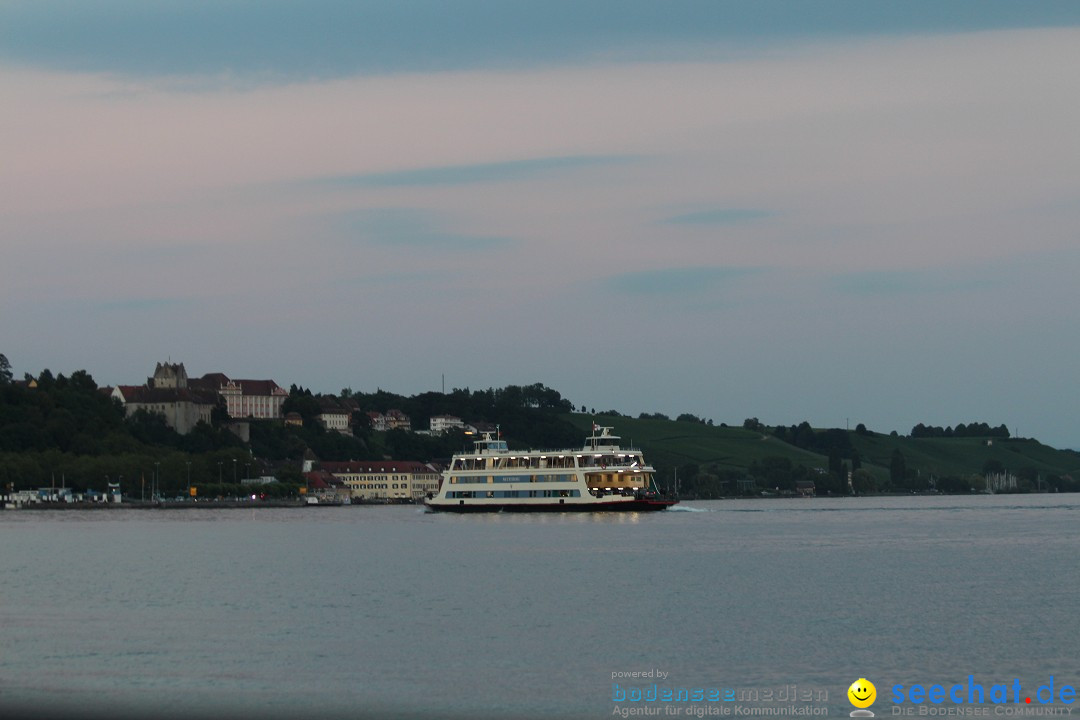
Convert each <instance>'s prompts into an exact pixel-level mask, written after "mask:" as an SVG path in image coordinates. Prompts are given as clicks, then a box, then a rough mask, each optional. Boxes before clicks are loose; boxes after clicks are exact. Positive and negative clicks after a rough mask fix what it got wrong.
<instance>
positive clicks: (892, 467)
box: [889, 448, 907, 487]
mask: <svg viewBox="0 0 1080 720" xmlns="http://www.w3.org/2000/svg"><path fill="white" fill-rule="evenodd" d="M906 478H907V462H906V461H905V460H904V453H902V452H900V448H896V449H895V450H893V451H892V457H891V458H890V459H889V480H891V481H892V484H893V485H895V486H896V487H904V485H905V480H906Z"/></svg>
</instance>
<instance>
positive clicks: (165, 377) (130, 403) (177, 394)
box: [112, 363, 217, 435]
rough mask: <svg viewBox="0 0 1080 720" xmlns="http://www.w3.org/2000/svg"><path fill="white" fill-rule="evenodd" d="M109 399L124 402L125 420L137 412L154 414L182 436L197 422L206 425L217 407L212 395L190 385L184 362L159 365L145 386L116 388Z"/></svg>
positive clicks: (121, 386)
mask: <svg viewBox="0 0 1080 720" xmlns="http://www.w3.org/2000/svg"><path fill="white" fill-rule="evenodd" d="M112 397H114V398H116V399H117V400H119V401H120V402H121V403H123V405H124V414H125V415H127V416H128V417H131V416H132V415H134V414H135V413H136V412H138V411H139V410H145V411H147V412H152V413H157V414H159V415H161V416H163V417H164V418H165V424H166V425H168V426H169V427H171V428H172V429H173V430H175V431H176V432H178V433H180V434H181V435H186V434H188V433H189V432H191V431H192V429H193V428H194V427H195V426H196V425H197V424H198V423H199V422H206V423H209V422H210V416H211V413H212V412H213V410H214V406H215V405H216V404H217V395H216V394H215V393H213V392H209V391H206V390H204V389H202V388H200V387H191V386H190V385H189V382H188V376H187V372H186V371H185V370H184V364H183V363H175V364H174V363H158V364H157V366H156V367H155V368H154V376H153V377H149V378H147V379H146V384H145V385H117V386H116V387H115V388H113V390H112Z"/></svg>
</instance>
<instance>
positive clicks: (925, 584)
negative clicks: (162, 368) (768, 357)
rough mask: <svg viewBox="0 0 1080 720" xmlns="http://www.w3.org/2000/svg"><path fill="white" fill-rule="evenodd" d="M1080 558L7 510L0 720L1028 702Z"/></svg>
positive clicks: (718, 537) (899, 522)
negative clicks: (758, 701)
mask: <svg viewBox="0 0 1080 720" xmlns="http://www.w3.org/2000/svg"><path fill="white" fill-rule="evenodd" d="M1078 541H1080V496H1076V495H1029V496H1015V495H1014V496H978V497H911V498H904V497H887V498H847V499H816V500H757V501H716V502H697V503H684V504H683V505H681V506H679V507H678V508H677V509H674V510H671V511H667V512H662V513H652V514H626V515H620V514H597V515H559V514H542V515H521V514H509V515H504V514H500V515H490V516H483V515H464V516H458V515H441V514H428V513H425V512H423V510H422V509H419V508H416V507H413V506H396V507H341V508H294V509H262V510H250V509H232V510H187V511H181V510H172V511H163V510H102V511H64V512H61V511H54V512H31V511H15V512H10V511H9V512H3V513H0V714H3V713H20V714H27V713H31V714H35V715H37V716H39V717H46V716H55V717H76V716H78V717H84V716H87V717H88V716H100V717H108V718H124V717H129V716H130V717H143V716H153V717H165V718H168V717H244V718H247V717H260V718H261V717H268V718H278V717H282V718H284V717H319V718H338V717H341V718H344V717H362V718H367V717H372V718H382V717H387V718H414V717H432V718H436V717H438V718H496V717H498V718H502V717H509V718H518V717H521V718H533V717H535V718H541V717H572V718H605V717H609V716H612V713H613V711H614V710H618V709H619V708H620V707H622V708H625V707H628V705H627V704H626V703H622V704H621V705H620V703H616V702H613V700H614V699H615V697H616V696H617V693H618V691H619V690H623V691H626V690H627V689H630V691H631V692H633V691H634V688H638V689H639V690H638V691H639V692H643V693H646V694H647V693H648V692H649V688H650V686H651V684H652V683H658V685H659V686H660V687H661V688H663V687H665V686H668V687H673V688H679V687H685V688H695V687H699V688H706V689H709V688H721V689H726V688H736V689H747V688H749V689H755V690H756V689H779V688H790V686H792V685H795V686H797V688H798V692H799V693H802V692H803V691H804V690H806V691H813V692H816V693H818V696H819V698H820V699H819V701H817V706H820V708H822V710H821V713H824V714H827V715H828V716H830V717H846V716H847V715H848V713H849V711H850V710H852V707H851V705H850V704H849V703H848V700H847V696H846V691H847V687H848V685H849V684H851V683H852V682H853V681H854V680H856V679H857V678H860V677H865V678H868V679H871V680H872V681H873V682H874V683H876V685H877V687H878V696H879V699H878V702H877V704H876V705H875V707H874V708H873V709H874V710H876V711H877V715H878V716H879V717H882V716H885V715H888V714H890V707H891V705H892V703H890V702H888V701H887V698H888V696H889V688H891V687H892V686H893V685H895V684H903V685H905V687H909V686H910V685H911V684H913V683H923V684H932V683H943V684H946V685H947V684H949V683H960V682H964V683H966V682H968V680H967V679H968V676H969V675H972V676H974V677H975V679H976V681H977V682H981V683H983V684H984V685H985V686H986V687H987V688H989V686H990V684H992V683H998V682H1001V683H1006V682H1008V683H1011V682H1012V681H1013V680H1014V679H1018V680H1019V681H1020V682H1021V683H1023V688H1024V692H1025V693H1028V694H1030V693H1032V692H1034V691H1035V688H1036V686H1038V685H1041V684H1043V683H1045V682H1047V681H1048V679H1049V678H1050V676H1053V677H1054V678H1055V683H1057V685H1058V687H1059V688H1060V686H1061V685H1063V684H1066V683H1067V684H1070V685H1073V686H1076V685H1078V684H1080V682H1077V681H1080V677H1078V675H1080V672H1078V663H1077V659H1078V656H1080V653H1078V630H1080V602H1078V601H1077V591H1078V588H1080V556H1078V552H1077V550H1078V548H1080V542H1078ZM657 670H659V671H661V672H664V673H668V676H667V677H666V678H665V679H663V680H658V679H657V678H656V677H655V676H654V677H652V678H649V677H639V678H633V677H629V678H628V677H625V676H622V677H619V678H618V679H613V674H614V673H629V672H650V671H651V672H654V673H655V671H657ZM614 683H619V686H618V689H616V688H615V687H614ZM822 692H824V693H825V695H827V697H821V693H822ZM776 696H777V697H779V691H777V695H776ZM763 704H767V703H763ZM646 705H647V703H637V705H635V706H633V707H639V708H642V709H646V708H645V706H646ZM656 705H657V703H652V704H651V707H653V708H654V709H655V708H656ZM721 705H723V703H709V702H705V703H703V704H698V705H696V706H695V707H697V708H705V710H704V711H702V712H714V713H716V712H721V711H722V710H723V708H722V707H720V706H721ZM709 708H712V710H709ZM673 709H675V710H678V711H679V712H678V714H680V715H682V716H683V717H688V716H690V713H691V711H692V709H693V708H691V707H690V706H689V705H687V704H686V703H683V704H682V705H680V706H678V707H676V708H673ZM671 714H672V713H670V712H669V715H671ZM991 716H992V715H991Z"/></svg>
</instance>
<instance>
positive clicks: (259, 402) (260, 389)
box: [192, 373, 289, 420]
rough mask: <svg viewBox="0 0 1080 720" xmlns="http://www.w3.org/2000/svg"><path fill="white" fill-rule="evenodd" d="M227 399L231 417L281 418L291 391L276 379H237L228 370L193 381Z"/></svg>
mask: <svg viewBox="0 0 1080 720" xmlns="http://www.w3.org/2000/svg"><path fill="white" fill-rule="evenodd" d="M192 383H193V384H197V385H198V386H199V387H201V388H204V389H207V390H211V389H212V390H213V391H214V392H216V393H217V394H218V395H220V396H221V397H223V398H224V399H225V409H226V410H227V411H228V413H229V417H232V418H235V419H237V420H245V419H248V418H252V419H255V420H280V419H282V417H283V414H282V412H281V406H282V404H283V403H284V402H285V398H287V397H289V391H288V390H285V389H284V388H282V387H281V386H279V385H278V384H277V383H276V382H274V381H273V380H233V379H231V378H229V377H228V376H226V375H225V374H224V373H207V374H206V375H203V376H202V377H201V378H199V379H198V380H195V381H192Z"/></svg>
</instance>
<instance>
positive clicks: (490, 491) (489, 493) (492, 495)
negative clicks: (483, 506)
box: [487, 490, 495, 498]
mask: <svg viewBox="0 0 1080 720" xmlns="http://www.w3.org/2000/svg"><path fill="white" fill-rule="evenodd" d="M487 496H488V497H489V498H493V497H495V491H494V490H488V493H487Z"/></svg>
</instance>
